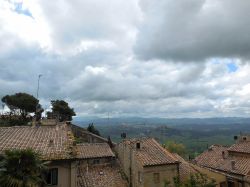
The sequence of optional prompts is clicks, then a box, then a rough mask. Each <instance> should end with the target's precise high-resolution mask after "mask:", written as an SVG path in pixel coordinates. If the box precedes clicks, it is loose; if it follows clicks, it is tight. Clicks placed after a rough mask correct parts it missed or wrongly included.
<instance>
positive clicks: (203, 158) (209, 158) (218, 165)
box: [194, 145, 250, 175]
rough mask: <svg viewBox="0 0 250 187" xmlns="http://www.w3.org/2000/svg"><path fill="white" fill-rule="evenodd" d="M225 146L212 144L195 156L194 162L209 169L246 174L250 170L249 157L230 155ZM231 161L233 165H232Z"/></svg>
mask: <svg viewBox="0 0 250 187" xmlns="http://www.w3.org/2000/svg"><path fill="white" fill-rule="evenodd" d="M227 149H228V148H227V147H223V146H218V145H216V146H215V145H214V146H211V147H210V148H209V150H206V151H205V152H203V153H202V154H200V155H199V156H197V157H196V158H195V160H194V162H195V163H196V164H197V165H199V166H203V167H208V168H211V169H215V170H219V171H223V172H227V173H234V174H240V175H248V174H249V171H250V158H242V157H231V156H230V155H228V151H227ZM223 151H224V154H225V157H224V158H223V156H222V152H223ZM232 162H234V163H235V167H234V168H233V167H232Z"/></svg>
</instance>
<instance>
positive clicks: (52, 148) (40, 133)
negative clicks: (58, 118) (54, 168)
mask: <svg viewBox="0 0 250 187" xmlns="http://www.w3.org/2000/svg"><path fill="white" fill-rule="evenodd" d="M70 132H71V131H70V130H69V129H68V127H67V126H66V125H60V126H39V127H35V126H34V127H30V126H14V127H1V128H0V154H2V153H3V152H4V151H5V150H7V149H27V148H32V149H33V150H35V151H36V152H38V153H40V154H41V156H42V158H43V159H45V160H46V159H49V160H57V159H68V158H70V157H71V155H70V149H69V147H70V145H72V142H73V139H72V137H71V133H70Z"/></svg>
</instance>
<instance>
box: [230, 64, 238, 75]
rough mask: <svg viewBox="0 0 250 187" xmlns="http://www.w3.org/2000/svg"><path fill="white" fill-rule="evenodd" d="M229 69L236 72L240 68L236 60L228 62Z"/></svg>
mask: <svg viewBox="0 0 250 187" xmlns="http://www.w3.org/2000/svg"><path fill="white" fill-rule="evenodd" d="M227 69H228V71H229V72H230V73H232V72H236V71H237V70H238V66H237V65H236V64H235V63H234V62H229V63H227Z"/></svg>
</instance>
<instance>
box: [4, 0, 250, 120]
mask: <svg viewBox="0 0 250 187" xmlns="http://www.w3.org/2000/svg"><path fill="white" fill-rule="evenodd" d="M249 10H250V1H249V0H241V1H235V0H224V1H222V0H185V1H184V0H157V1H156V0H125V1H124V0H106V1H103V0H32V1H31V0H0V86H1V87H0V97H2V96H4V95H6V94H14V93H16V92H27V93H30V94H32V95H34V96H35V95H36V89H37V78H38V75H39V74H42V77H41V80H40V92H39V99H40V101H41V103H42V105H43V107H44V108H45V109H46V108H49V106H50V100H53V99H64V100H66V101H67V102H69V104H70V106H72V107H73V108H74V109H75V111H76V113H77V115H78V116H83V117H85V116H100V117H107V115H108V113H109V115H110V116H111V117H117V116H142V117H171V118H174V117H222V116H244V117H250V100H249V99H250V63H249V62H250V19H249V17H250V11H249Z"/></svg>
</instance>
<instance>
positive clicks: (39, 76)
mask: <svg viewBox="0 0 250 187" xmlns="http://www.w3.org/2000/svg"><path fill="white" fill-rule="evenodd" d="M41 76H42V74H39V75H38V81H37V92H36V98H37V99H38V92H39V83H40V78H41Z"/></svg>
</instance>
